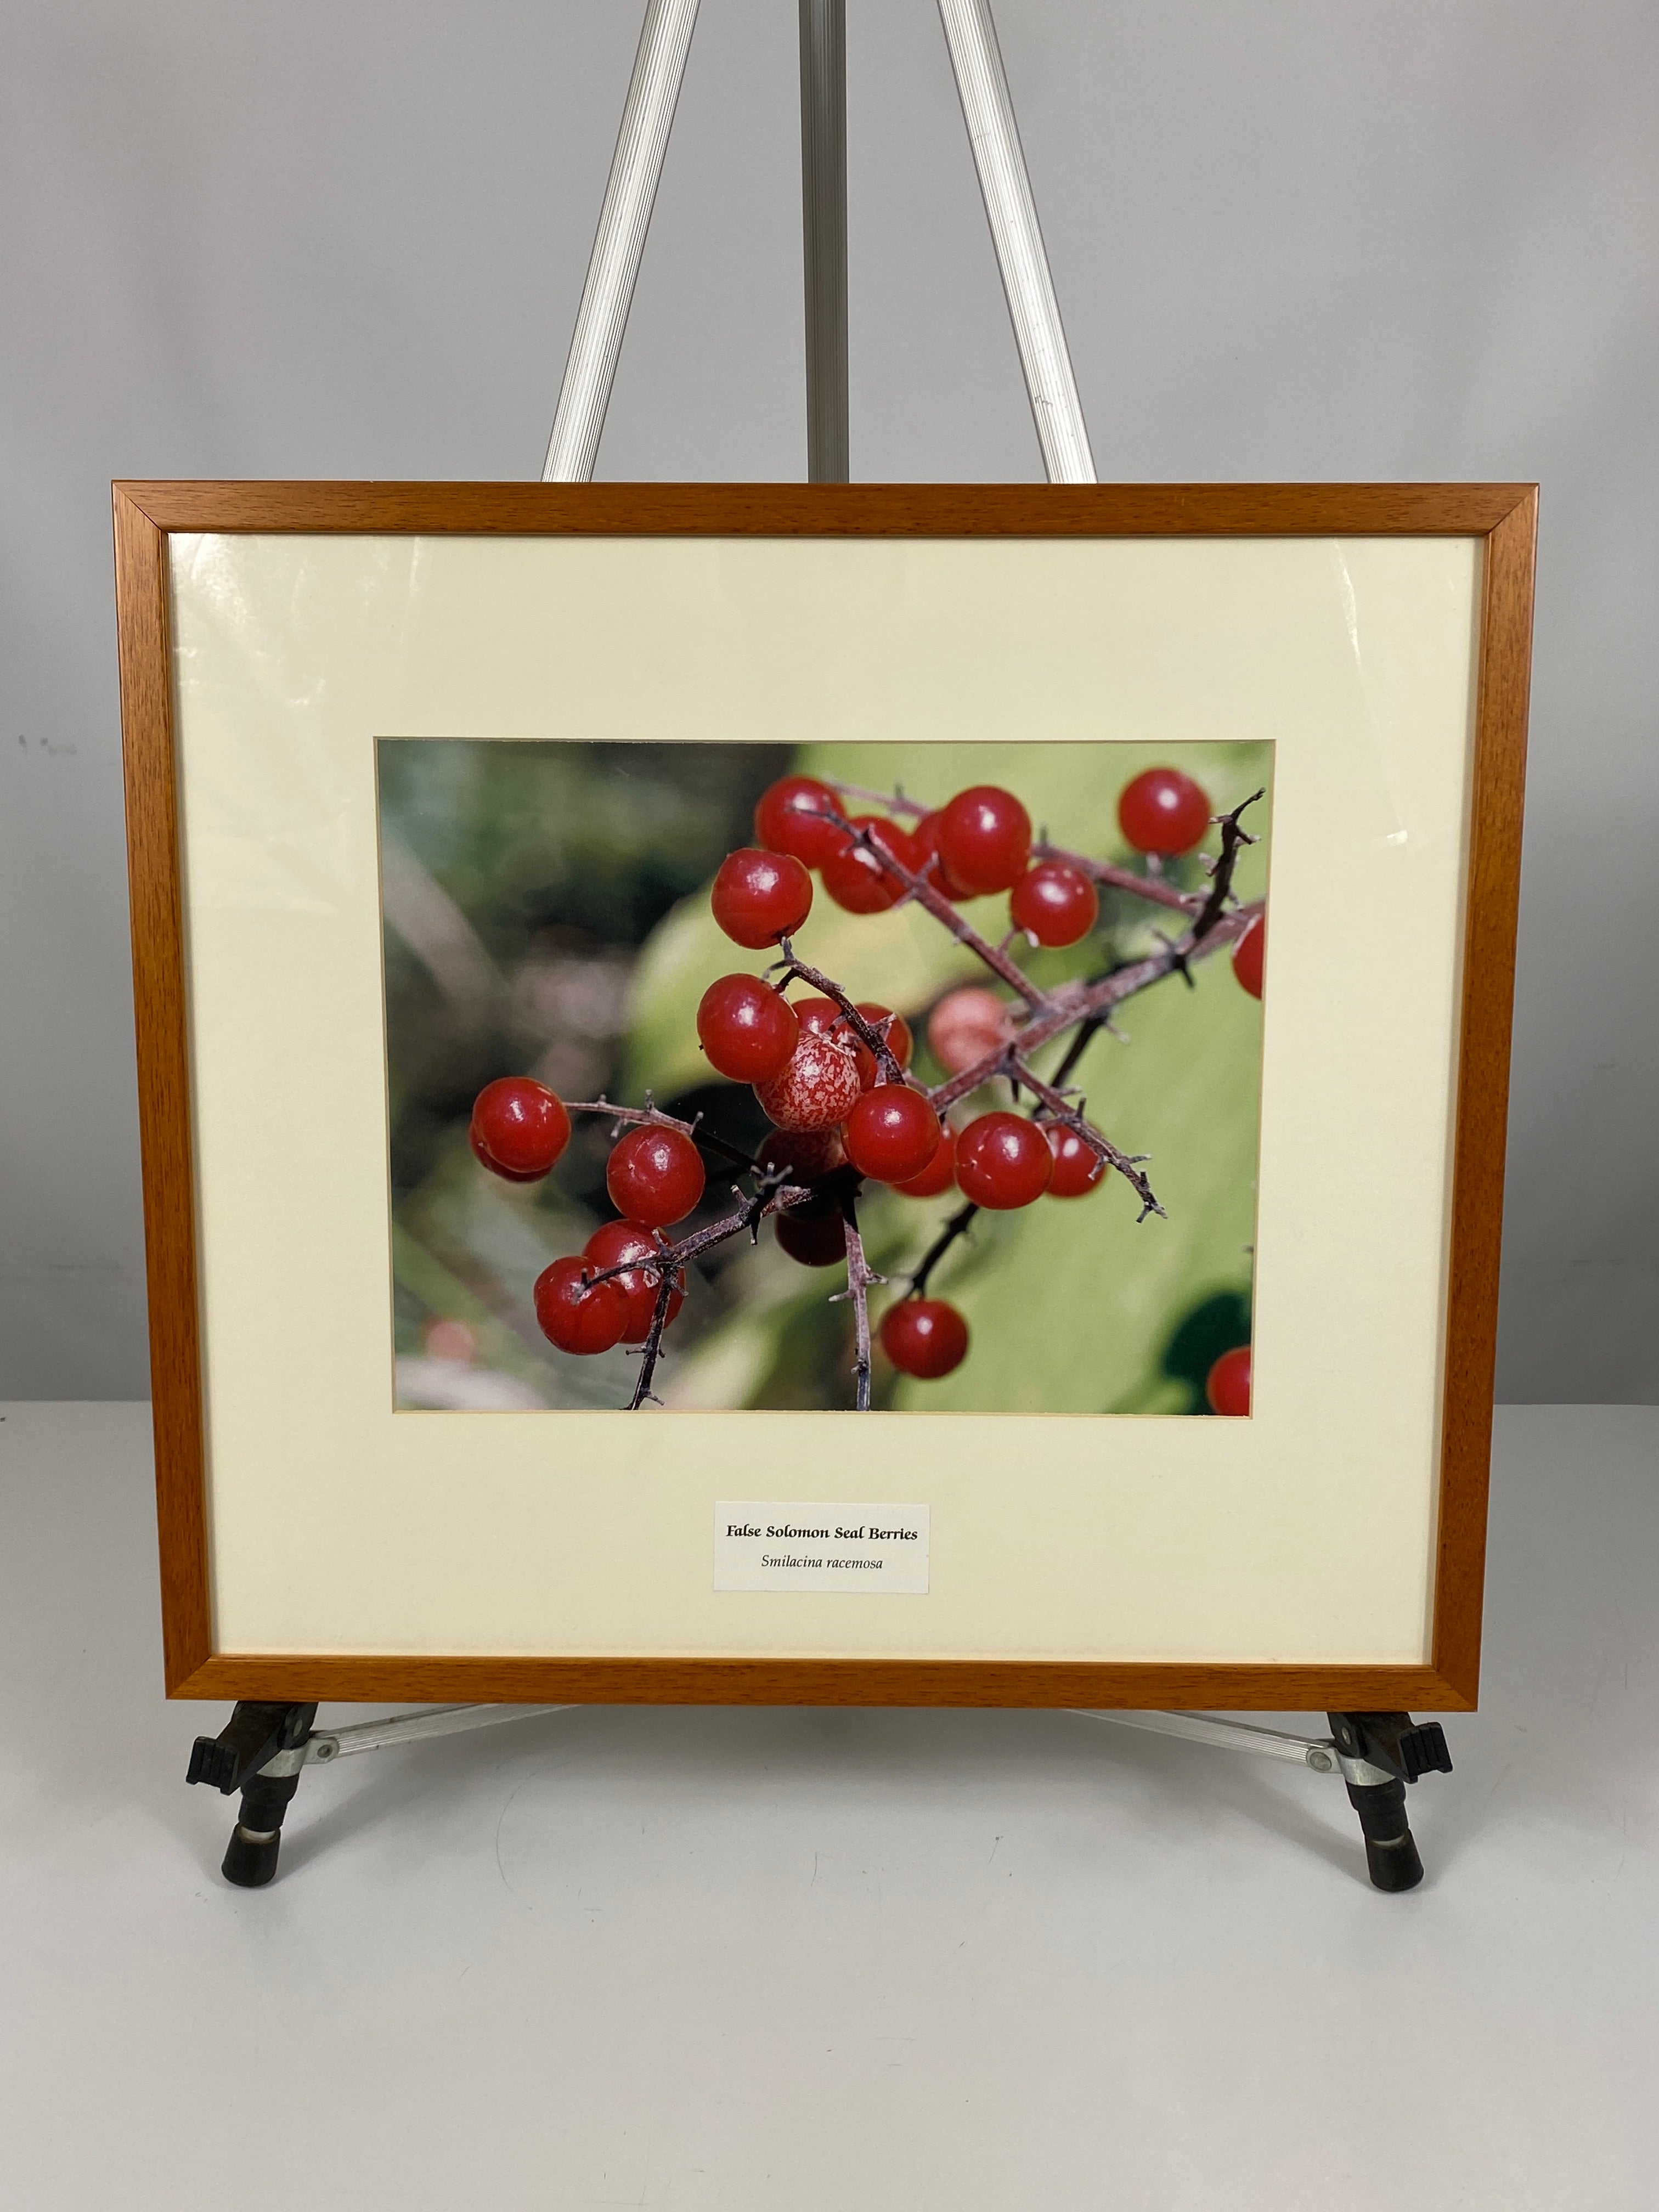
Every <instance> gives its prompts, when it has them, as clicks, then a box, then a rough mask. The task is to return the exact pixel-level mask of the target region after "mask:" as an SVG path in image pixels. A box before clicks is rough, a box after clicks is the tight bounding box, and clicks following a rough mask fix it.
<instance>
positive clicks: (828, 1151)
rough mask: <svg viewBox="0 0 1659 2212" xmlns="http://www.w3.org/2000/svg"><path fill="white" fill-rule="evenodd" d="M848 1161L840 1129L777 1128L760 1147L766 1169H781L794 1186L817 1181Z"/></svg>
mask: <svg viewBox="0 0 1659 2212" xmlns="http://www.w3.org/2000/svg"><path fill="white" fill-rule="evenodd" d="M845 1158H847V1155H846V1153H845V1152H843V1151H842V1143H841V1133H840V1131H839V1130H838V1129H834V1128H828V1129H774V1130H773V1132H772V1133H771V1135H770V1136H769V1137H768V1138H767V1139H766V1140H765V1142H764V1143H763V1145H762V1146H761V1148H760V1164H761V1165H762V1166H763V1168H781V1169H782V1170H784V1172H785V1174H786V1175H787V1176H788V1179H789V1181H790V1182H793V1183H798V1184H799V1183H809V1182H816V1181H817V1178H818V1177H819V1176H826V1175H828V1174H829V1172H830V1170H831V1169H833V1168H838V1167H839V1166H840V1165H841V1164H842V1161H843V1160H844V1159H845Z"/></svg>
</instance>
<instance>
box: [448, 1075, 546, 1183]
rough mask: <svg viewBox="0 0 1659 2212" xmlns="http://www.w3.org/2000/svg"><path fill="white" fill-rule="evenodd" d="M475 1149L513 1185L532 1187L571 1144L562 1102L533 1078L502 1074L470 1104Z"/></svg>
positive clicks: (486, 1086)
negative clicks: (532, 1183) (526, 1184)
mask: <svg viewBox="0 0 1659 2212" xmlns="http://www.w3.org/2000/svg"><path fill="white" fill-rule="evenodd" d="M470 1134H471V1139H472V1150H473V1152H474V1154H475V1156H476V1157H477V1158H479V1159H480V1160H482V1161H483V1164H484V1165H485V1166H486V1167H487V1168H493V1169H494V1170H495V1173H496V1174H497V1175H499V1176H506V1177H507V1181H508V1182H535V1181H536V1180H537V1178H538V1176H544V1175H545V1174H546V1173H547V1171H548V1170H549V1169H550V1167H551V1166H552V1164H553V1163H554V1161H555V1160H556V1159H557V1158H558V1157H559V1154H560V1153H561V1152H562V1151H563V1150H564V1148H565V1146H567V1145H568V1143H569V1142H570V1116H569V1115H568V1114H567V1113H566V1112H565V1110H564V1102H563V1101H562V1099H560V1098H556V1097H554V1095H553V1093H552V1092H551V1091H550V1090H549V1089H548V1087H547V1085H545V1084H544V1083H538V1082H537V1081H536V1079H534V1077H533V1076H529V1075H503V1076H500V1077H498V1078H497V1079H496V1080H495V1082H494V1083H486V1084H485V1085H484V1087H483V1090H482V1091H480V1092H479V1093H478V1095H477V1098H476V1099H474V1101H473V1102H472V1126H471V1132H470Z"/></svg>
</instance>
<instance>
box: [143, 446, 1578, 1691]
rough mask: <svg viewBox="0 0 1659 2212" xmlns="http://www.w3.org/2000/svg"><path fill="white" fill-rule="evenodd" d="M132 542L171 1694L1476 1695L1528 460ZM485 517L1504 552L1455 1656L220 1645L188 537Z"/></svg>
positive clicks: (1449, 1428) (755, 489)
mask: <svg viewBox="0 0 1659 2212" xmlns="http://www.w3.org/2000/svg"><path fill="white" fill-rule="evenodd" d="M114 490H115V541H116V542H115V551H116V579H117V608H118V625H119V643H120V666H121V714H122V731H123V740H124V747H125V760H126V786H127V825H128V827H127V835H128V848H129V866H130V871H131V905H132V928H133V985H134V997H135V1004H136V1012H137V1032H138V1079H139V1112H140V1126H141V1131H142V1135H143V1163H144V1225H145V1239H146V1252H147V1265H148V1273H149V1310H150V1346H151V1349H150V1367H151V1376H152V1383H153V1388H154V1392H155V1453H156V1469H155V1472H156V1498H157V1507H158V1513H159V1517H160V1524H161V1607H162V1628H163V1647H164V1655H165V1663H166V1675H167V1691H168V1693H169V1695H171V1696H175V1697H193V1698H215V1699H233V1698H256V1697H257V1698H280V1699H296V1700H297V1699H324V1698H326V1699H331V1700H344V1701H349V1700H352V1699H363V1700H374V1701H377V1702H378V1701H387V1702H412V1703H422V1702H427V1701H430V1700H450V1699H466V1700H470V1701H477V1702H480V1703H489V1702H491V1701H501V1702H507V1703H530V1702H538V1701H547V1702H554V1701H557V1700H560V1699H568V1700H573V1701H577V1702H594V1703H601V1702H616V1703H634V1702H643V1703H666V1704H707V1703H714V1704H734V1705H736V1704H783V1703H787V1704H828V1705H1091V1704H1092V1705H1103V1706H1120V1707H1133V1706H1170V1707H1181V1706H1211V1707H1218V1708H1232V1709H1234V1710H1249V1709H1253V1708H1254V1709H1267V1710H1273V1711H1317V1710H1321V1709H1329V1710H1338V1711H1340V1710H1349V1711H1352V1710H1367V1709H1370V1710H1376V1709H1384V1708H1388V1709H1392V1708H1396V1707H1406V1708H1412V1707H1415V1708H1419V1709H1427V1710H1436V1709H1438V1710H1448V1711H1456V1710H1468V1708H1470V1707H1472V1706H1473V1705H1474V1699H1475V1693H1476V1687H1477V1683H1478V1679H1479V1660H1480V1610H1481V1580H1482V1572H1483V1567H1484V1560H1485V1547H1486V1484H1487V1460H1488V1454H1489V1449H1490V1443H1491V1429H1492V1376H1493V1370H1494V1363H1495V1356H1496V1335H1497V1311H1498V1246H1499V1237H1500V1233H1501V1213H1502V1200H1503V1158H1504V1126H1505V1113H1506V1107H1507V1094H1508V1070H1509V1039H1510V1007H1511V1001H1512V996H1513V963H1514V950H1515V927H1516V895H1517V890H1518V884H1519V872H1520V842H1521V795H1522V775H1523V768H1524V760H1525V747H1526V718H1527V690H1528V667H1529V651H1530V641H1531V622H1532V580H1533V549H1534V529H1535V521H1536V510H1537V493H1536V488H1535V487H1534V486H1533V485H1528V484H1223V485H1213V484H1212V485H1204V484H1145V485H1088V486H1041V485H1035V486H1034V485H1024V484H1020V485H961V486H951V487H943V488H936V487H933V486H924V485H866V484H854V485H829V486H824V485H814V486H811V487H805V486H796V485H769V484H755V485H747V484H745V485H684V484H681V485H660V484H604V485H599V484H593V485H564V484H546V485H544V484H533V485H526V484H313V483H276V484H254V483H120V484H117V485H116V486H115V488H114ZM174 531H178V532H259V533H267V532H269V533H277V532H315V533H319V534H321V533H340V532H344V533H362V534H378V535H406V534H412V533H419V534H422V535H425V534H459V535H466V536H515V537H536V536H550V535H576V536H641V537H647V536H692V535H695V536H700V537H720V536H775V537H781V536H817V537H917V538H957V537H1014V538H1021V537H1031V538H1039V537H1041V538H1056V537H1057V538H1069V537H1102V538H1127V537H1236V536H1247V537H1328V536H1329V537H1369V536H1389V537H1394V536H1401V537H1432V536H1457V537H1480V538H1484V539H1485V540H1486V568H1485V580H1484V587H1483V594H1482V607H1481V618H1480V644H1479V689H1478V696H1477V703H1476V709H1475V732H1474V757H1473V762H1472V770H1471V791H1470V821H1469V845H1468V888H1467V899H1466V914H1465V925H1464V941H1463V988H1462V1013H1461V1019H1460V1031H1459V1040H1460V1042H1459V1060H1458V1085H1457V1100H1456V1108H1455V1127H1454V1133H1453V1146H1452V1150H1453V1184H1452V1198H1451V1216H1450V1225H1449V1251H1448V1279H1447V1285H1446V1307H1445V1312H1446V1340H1445V1351H1444V1358H1443V1368H1444V1378H1445V1379H1444V1402H1443V1425H1442V1440H1441V1454H1440V1490H1439V1519H1438V1536H1437V1573H1436V1584H1435V1599H1434V1625H1433V1638H1432V1653H1433V1656H1432V1663H1431V1665H1430V1666H1428V1667H1389V1666H1383V1667H1364V1666H1285V1667H1279V1666H1269V1665H1254V1664H1243V1663H1229V1664H1218V1665H1197V1664H1194V1665H1187V1664H1183V1663H1168V1664H1164V1663H1160V1664H1128V1663H1119V1662H1098V1663H1097V1662H1056V1661H1049V1660H1041V1661H1021V1660H1004V1659H994V1660H950V1661H944V1660H875V1659H871V1660H865V1659H830V1660H799V1659H771V1658H756V1659H709V1658H698V1657H685V1658H675V1657H666V1658H652V1657H644V1656H641V1657H637V1658H630V1657H623V1658H607V1659H574V1658H535V1657H526V1658H505V1657H502V1658H489V1657H482V1658H481V1657H442V1656H426V1657H408V1656H404V1657H398V1656H373V1655H362V1656H345V1655H332V1656H326V1655H322V1654H318V1655H314V1656H304V1655H301V1656H276V1655H264V1654H255V1653H247V1654H235V1653H215V1652H214V1651H213V1650H212V1639H211V1630H210V1559H209V1547H208V1541H207V1501H206V1466H205V1453H204V1437H203V1405H202V1388H201V1348H200V1323H199V1316H198V1307H197V1273H196V1229H195V1201H194V1183H193V1174H192V1167H191V1121H190V1060H189V1040H188V1028H187V1011H186V1001H185V963H184V933H183V915H182V903H181V895H180V866H179V862H180V855H179V822H178V794H177V777H176V763H175V756H174V737H173V670H172V654H171V646H170V638H169V632H168V619H167V577H166V566H167V534H168V533H169V532H174Z"/></svg>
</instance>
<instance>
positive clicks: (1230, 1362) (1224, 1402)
mask: <svg viewBox="0 0 1659 2212" xmlns="http://www.w3.org/2000/svg"><path fill="white" fill-rule="evenodd" d="M1204 1395H1205V1396H1206V1398H1207V1399H1208V1400H1209V1401H1210V1411H1211V1412H1212V1413H1249V1410H1250V1347H1249V1345H1248V1344H1241V1345H1237V1346H1235V1347H1234V1349H1233V1350H1232V1351H1231V1352H1223V1353H1222V1355H1221V1357H1220V1358H1219V1359H1218V1360H1217V1362H1216V1364H1215V1365H1214V1366H1213V1367H1212V1369H1211V1370H1210V1372H1209V1377H1208V1379H1207V1381H1206V1383H1205V1385H1204Z"/></svg>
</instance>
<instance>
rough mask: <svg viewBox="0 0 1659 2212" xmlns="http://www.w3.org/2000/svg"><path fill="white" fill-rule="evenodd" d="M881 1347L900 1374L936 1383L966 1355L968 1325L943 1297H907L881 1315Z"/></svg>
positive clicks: (958, 1365)
mask: <svg viewBox="0 0 1659 2212" xmlns="http://www.w3.org/2000/svg"><path fill="white" fill-rule="evenodd" d="M881 1348H882V1350H883V1351H884V1352H885V1353H886V1354H887V1357H888V1358H890V1360H891V1361H892V1363H893V1364H894V1366H895V1367H896V1368H897V1369H898V1370H899V1372H900V1374H901V1375H915V1376H920V1377H921V1380H922V1381H923V1382H924V1383H934V1382H937V1381H938V1379H939V1376H941V1375H948V1374H949V1373H950V1372H951V1369H952V1368H953V1367H960V1366H961V1364H962V1363H963V1360H964V1359H965V1358H967V1356H968V1324H967V1322H965V1321H963V1317H962V1316H961V1315H960V1314H959V1313H958V1312H957V1310H956V1308H955V1307H954V1306H953V1305H948V1304H946V1303H945V1300H944V1299H943V1298H906V1299H905V1300H904V1301H903V1303H902V1304H901V1305H896V1306H889V1307H888V1309H887V1311H886V1312H885V1313H884V1315H883V1316H882V1322H881Z"/></svg>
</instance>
